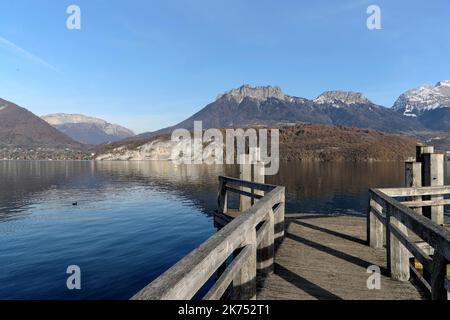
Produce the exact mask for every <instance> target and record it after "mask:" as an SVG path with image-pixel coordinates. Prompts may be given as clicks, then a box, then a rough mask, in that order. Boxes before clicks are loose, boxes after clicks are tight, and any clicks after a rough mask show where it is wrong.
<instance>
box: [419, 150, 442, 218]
mask: <svg viewBox="0 0 450 320" xmlns="http://www.w3.org/2000/svg"><path fill="white" fill-rule="evenodd" d="M422 167H423V177H422V185H424V186H432V187H434V186H442V185H444V155H443V154H437V153H425V154H423V155H422ZM442 199H443V196H441V195H439V196H433V197H431V200H442ZM424 200H428V199H427V198H424ZM422 212H423V214H424V215H425V216H426V217H428V218H430V219H431V220H432V221H433V222H435V223H437V224H443V223H444V207H443V206H433V207H424V208H423V209H422Z"/></svg>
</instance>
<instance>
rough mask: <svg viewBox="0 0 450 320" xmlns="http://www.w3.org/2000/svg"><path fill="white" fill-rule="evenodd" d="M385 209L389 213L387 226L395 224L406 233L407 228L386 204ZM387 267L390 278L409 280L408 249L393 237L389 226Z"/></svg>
mask: <svg viewBox="0 0 450 320" xmlns="http://www.w3.org/2000/svg"><path fill="white" fill-rule="evenodd" d="M387 210H388V211H389V212H390V214H389V222H388V225H389V226H391V225H392V226H395V227H397V229H399V230H400V231H402V232H403V233H404V234H408V229H407V228H406V226H405V225H404V224H402V223H401V222H400V221H398V220H397V218H395V217H394V216H393V215H392V214H391V210H392V208H391V207H390V205H388V208H387ZM387 236H388V237H389V248H390V250H389V268H390V271H391V278H392V279H394V280H399V281H409V277H410V273H409V252H408V249H406V247H405V246H404V245H403V244H402V243H401V242H400V241H399V240H398V239H397V238H396V237H395V235H394V234H393V233H392V232H391V230H390V227H389V233H388V234H387Z"/></svg>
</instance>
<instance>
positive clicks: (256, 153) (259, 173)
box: [250, 148, 265, 196]
mask: <svg viewBox="0 0 450 320" xmlns="http://www.w3.org/2000/svg"><path fill="white" fill-rule="evenodd" d="M250 154H251V155H252V156H251V157H252V160H253V181H254V182H258V183H264V182H265V166H264V162H262V160H261V148H251V149H250ZM254 192H255V194H257V195H260V196H264V191H261V190H255V191H254Z"/></svg>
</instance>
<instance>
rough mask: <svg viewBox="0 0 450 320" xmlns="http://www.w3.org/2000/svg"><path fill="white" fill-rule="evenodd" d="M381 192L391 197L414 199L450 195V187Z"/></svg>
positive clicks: (384, 190)
mask: <svg viewBox="0 0 450 320" xmlns="http://www.w3.org/2000/svg"><path fill="white" fill-rule="evenodd" d="M381 190H382V191H383V193H384V194H386V195H387V196H389V197H413V196H433V195H446V194H450V186H442V187H439V186H438V187H421V188H383V189H381Z"/></svg>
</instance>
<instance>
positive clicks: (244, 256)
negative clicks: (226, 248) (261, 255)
mask: <svg viewBox="0 0 450 320" xmlns="http://www.w3.org/2000/svg"><path fill="white" fill-rule="evenodd" d="M251 255H252V251H251V248H250V247H248V246H247V247H245V248H243V249H242V250H241V252H240V253H239V254H238V255H237V256H236V258H234V259H233V261H232V262H231V264H230V265H229V266H228V267H227V268H226V269H225V271H224V272H223V273H222V275H221V276H220V277H219V279H218V280H217V281H216V283H215V284H214V285H213V286H212V288H211V289H209V291H208V293H207V294H206V295H205V296H204V297H203V300H219V299H220V298H222V296H223V294H224V293H225V291H226V290H227V289H228V287H229V286H230V284H231V282H232V281H233V279H234V278H235V277H236V276H237V274H238V272H239V269H240V268H241V266H242V265H243V264H244V263H245V262H246V261H247V260H248V259H250V258H251Z"/></svg>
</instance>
